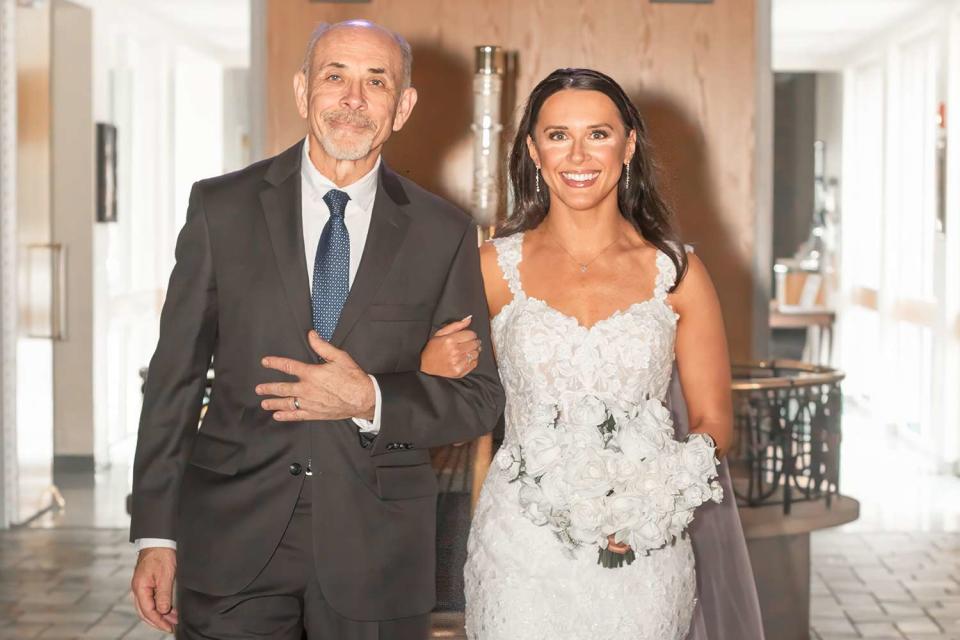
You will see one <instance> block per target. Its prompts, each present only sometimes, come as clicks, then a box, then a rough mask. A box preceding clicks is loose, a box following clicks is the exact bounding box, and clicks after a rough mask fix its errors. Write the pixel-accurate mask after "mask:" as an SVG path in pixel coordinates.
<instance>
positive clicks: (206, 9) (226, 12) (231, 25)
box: [131, 0, 250, 56]
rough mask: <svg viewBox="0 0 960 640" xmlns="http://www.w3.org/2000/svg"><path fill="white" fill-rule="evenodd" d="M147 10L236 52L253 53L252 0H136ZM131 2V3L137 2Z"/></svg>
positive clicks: (221, 47) (223, 49) (238, 53)
mask: <svg viewBox="0 0 960 640" xmlns="http://www.w3.org/2000/svg"><path fill="white" fill-rule="evenodd" d="M134 2H135V3H136V4H137V5H139V6H140V7H141V8H142V10H143V11H145V12H150V13H154V14H156V15H157V16H159V17H161V18H162V19H164V20H166V21H168V22H170V23H171V24H174V25H177V26H178V27H180V28H182V29H186V30H189V31H191V33H192V35H193V36H194V37H196V38H202V39H204V40H207V41H208V42H209V43H210V44H211V46H213V47H216V48H217V49H220V50H222V51H224V52H227V53H230V54H232V55H240V54H242V55H244V56H249V50H250V2H249V0H134ZM134 2H131V4H134Z"/></svg>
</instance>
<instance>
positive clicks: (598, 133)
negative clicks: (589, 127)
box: [590, 131, 607, 140]
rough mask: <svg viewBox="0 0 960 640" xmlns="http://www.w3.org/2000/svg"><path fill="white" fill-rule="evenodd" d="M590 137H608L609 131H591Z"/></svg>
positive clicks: (599, 138)
mask: <svg viewBox="0 0 960 640" xmlns="http://www.w3.org/2000/svg"><path fill="white" fill-rule="evenodd" d="M590 137H591V138H592V139H593V140H603V139H604V138H606V137H607V132H606V131H591V132H590Z"/></svg>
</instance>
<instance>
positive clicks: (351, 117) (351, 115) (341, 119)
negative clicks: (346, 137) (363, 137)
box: [323, 111, 376, 129]
mask: <svg viewBox="0 0 960 640" xmlns="http://www.w3.org/2000/svg"><path fill="white" fill-rule="evenodd" d="M323 121H324V122H326V123H327V124H330V125H342V124H345V125H349V126H351V127H358V128H361V129H375V128H376V125H375V124H374V122H373V120H371V119H370V118H369V117H367V116H366V115H364V114H362V113H357V112H356V111H328V112H326V113H324V114H323Z"/></svg>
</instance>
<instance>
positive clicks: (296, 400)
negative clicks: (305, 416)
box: [293, 398, 300, 411]
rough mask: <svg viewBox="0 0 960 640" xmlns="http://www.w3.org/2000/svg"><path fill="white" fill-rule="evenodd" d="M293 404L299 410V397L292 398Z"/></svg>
mask: <svg viewBox="0 0 960 640" xmlns="http://www.w3.org/2000/svg"><path fill="white" fill-rule="evenodd" d="M293 406H294V407H296V409H297V411H300V398H294V399H293Z"/></svg>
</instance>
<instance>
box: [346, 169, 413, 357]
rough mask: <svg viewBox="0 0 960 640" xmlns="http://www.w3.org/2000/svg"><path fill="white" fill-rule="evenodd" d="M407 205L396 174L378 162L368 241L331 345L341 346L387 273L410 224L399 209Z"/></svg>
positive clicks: (407, 201) (406, 199) (407, 200)
mask: <svg viewBox="0 0 960 640" xmlns="http://www.w3.org/2000/svg"><path fill="white" fill-rule="evenodd" d="M406 204H409V199H408V198H407V195H406V193H405V192H404V190H403V186H402V185H401V184H400V181H399V180H398V179H397V176H396V174H394V173H393V172H392V171H390V170H389V169H388V168H387V167H386V165H385V164H381V165H380V177H379V183H378V185H377V196H376V199H375V200H374V203H373V212H372V214H371V217H370V229H369V231H368V232H367V243H366V246H365V247H364V248H363V256H362V257H361V259H360V266H359V268H358V269H357V275H356V276H355V277H354V280H353V286H352V287H350V294H349V295H348V296H347V301H346V303H345V304H344V306H343V310H342V311H341V312H340V320H339V322H338V323H337V328H336V329H335V330H334V332H333V337H332V339H331V342H332V344H333V345H334V346H337V347H339V346H340V345H342V344H343V342H344V340H346V338H347V336H348V335H350V331H351V330H352V329H353V327H354V325H355V324H356V323H357V320H359V318H360V315H361V314H362V312H363V310H364V309H366V308H367V305H369V304H370V302H371V301H372V300H373V297H374V295H375V294H376V293H377V290H378V289H379V288H380V285H381V284H382V283H383V280H384V278H386V276H387V273H389V272H390V267H391V266H392V265H393V262H394V260H395V259H396V257H397V252H398V251H399V250H400V247H401V245H402V244H403V240H404V238H405V237H406V235H407V228H408V226H409V224H410V218H409V216H408V215H407V214H406V213H405V212H404V211H403V210H402V209H401V208H400V207H401V205H406Z"/></svg>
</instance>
